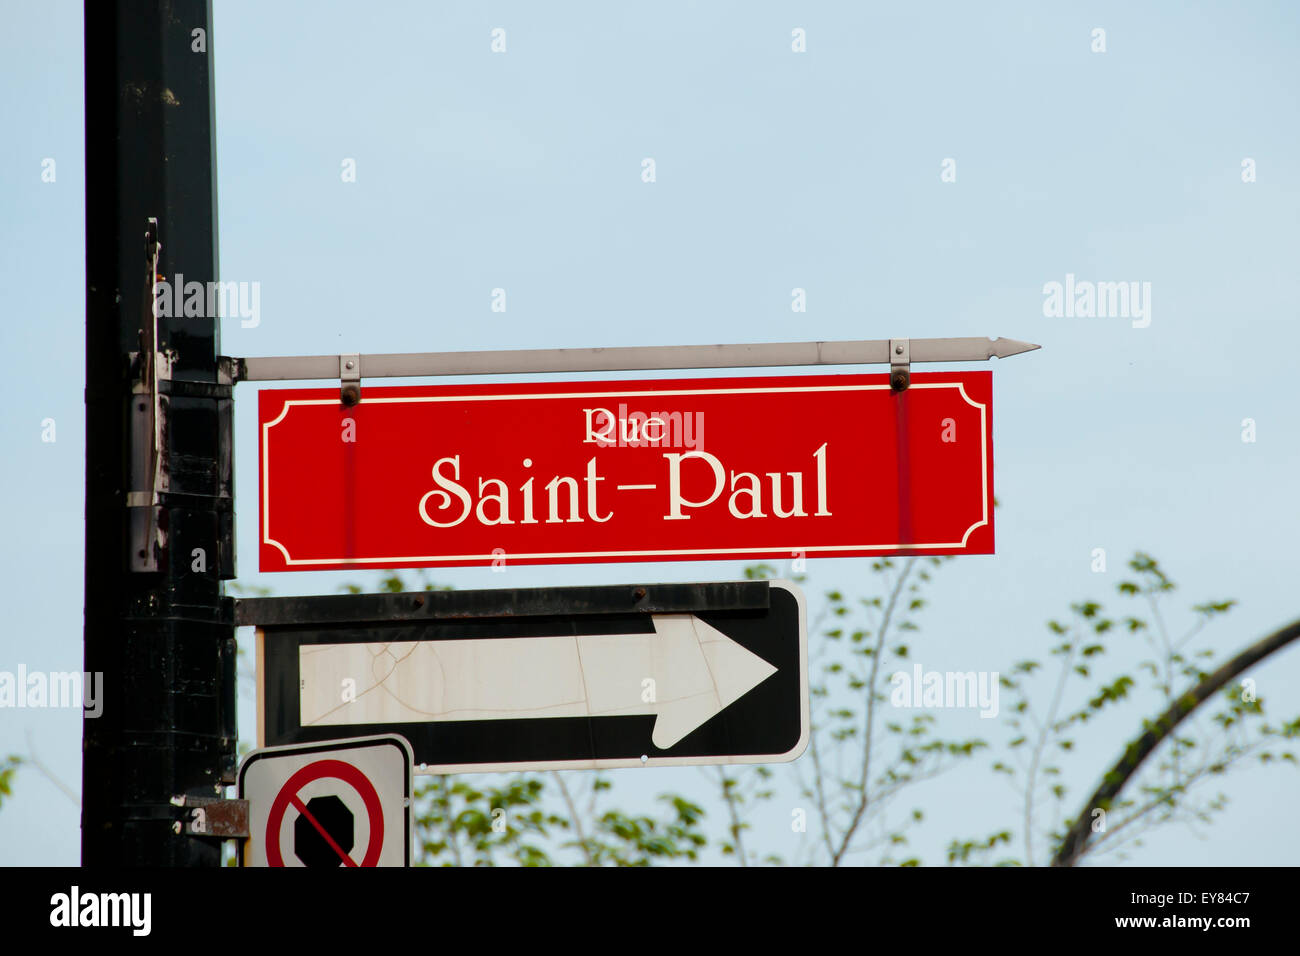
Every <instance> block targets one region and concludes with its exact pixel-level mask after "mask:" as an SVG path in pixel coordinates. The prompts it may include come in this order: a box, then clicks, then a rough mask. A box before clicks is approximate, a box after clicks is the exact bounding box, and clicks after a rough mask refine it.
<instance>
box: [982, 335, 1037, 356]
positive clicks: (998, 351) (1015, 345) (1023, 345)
mask: <svg viewBox="0 0 1300 956" xmlns="http://www.w3.org/2000/svg"><path fill="white" fill-rule="evenodd" d="M1041 348H1042V346H1041V345H1035V344H1034V343H1033V342H1021V341H1020V340H1019V339H1004V338H998V339H995V340H994V341H993V342H990V343H989V354H990V355H996V356H997V357H998V358H1009V357H1010V356H1012V355H1019V354H1020V353H1021V352H1032V351H1033V350H1034V349H1041Z"/></svg>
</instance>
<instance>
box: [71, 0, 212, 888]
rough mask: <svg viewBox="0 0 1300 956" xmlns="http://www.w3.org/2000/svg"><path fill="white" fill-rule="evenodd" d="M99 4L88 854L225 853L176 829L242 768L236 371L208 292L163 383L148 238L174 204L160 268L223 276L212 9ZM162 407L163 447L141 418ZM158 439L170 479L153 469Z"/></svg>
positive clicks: (162, 332)
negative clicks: (226, 361)
mask: <svg viewBox="0 0 1300 956" xmlns="http://www.w3.org/2000/svg"><path fill="white" fill-rule="evenodd" d="M84 15H85V65H86V74H85V110H86V563H85V572H86V576H85V588H86V595H85V601H86V605H85V668H86V671H87V672H89V673H91V674H102V675H103V692H102V693H103V700H104V707H103V713H102V716H100V717H98V718H90V717H87V719H86V720H85V722H84V748H83V749H84V753H83V772H82V818H81V827H82V835H81V849H82V863H83V865H87V866H196V865H198V866H201V865H217V864H219V862H220V845H219V844H218V843H217V842H215V841H212V840H210V839H205V838H202V837H193V836H187V835H185V834H184V833H183V831H182V832H180V833H178V832H176V831H177V828H176V827H175V826H174V824H175V823H176V822H177V821H180V820H182V819H183V818H185V815H186V814H188V813H189V811H188V810H184V809H182V808H179V807H177V806H175V805H173V804H172V802H171V798H172V797H174V796H177V795H180V794H187V795H195V796H199V795H202V796H207V797H213V796H217V795H219V794H220V793H221V789H220V787H221V783H222V780H223V778H232V777H233V764H234V760H235V738H236V726H235V643H234V628H233V625H232V623H231V620H232V618H231V614H230V611H229V609H228V607H226V606H223V600H222V584H221V582H222V580H224V579H229V578H232V577H233V576H234V541H233V520H234V513H233V496H232V464H231V461H232V448H231V421H232V407H231V402H232V400H231V388H230V385H229V383H228V382H227V383H223V382H222V381H221V377H220V376H219V374H218V369H217V361H216V357H217V354H218V351H219V349H218V344H219V343H218V319H217V318H216V317H215V316H213V315H211V314H210V313H209V312H208V310H205V315H203V316H189V317H184V316H180V317H168V316H161V317H159V318H158V319H157V333H156V334H157V343H156V344H157V349H158V350H159V351H160V352H167V351H170V353H171V359H172V361H171V363H170V369H168V368H167V364H168V363H167V362H165V361H163V362H161V363H160V364H159V365H158V367H157V375H156V379H157V383H158V384H157V387H156V393H157V394H156V396H155V395H154V394H150V393H149V392H148V387H149V386H148V382H149V380H150V378H151V376H150V374H147V373H149V372H150V370H151V369H152V368H153V366H151V365H150V363H149V358H150V355H149V353H150V352H151V351H152V350H151V349H149V348H148V345H147V343H148V340H149V338H150V336H151V335H152V334H153V330H152V329H150V328H149V327H148V326H149V325H150V319H149V316H150V314H151V309H150V304H151V293H152V282H151V280H150V278H149V275H148V271H149V268H150V267H149V265H147V261H146V243H145V233H146V228H147V223H148V220H149V219H150V218H156V219H157V221H158V227H157V238H158V240H159V241H161V243H162V246H161V256H160V258H159V260H158V263H157V271H158V273H160V274H162V275H163V276H166V277H168V278H171V277H173V276H174V275H175V274H176V273H178V272H179V273H183V274H184V277H185V281H186V283H187V284H188V283H189V282H190V281H196V282H200V283H207V282H209V281H213V280H216V278H217V214H216V169H215V159H214V157H215V133H214V126H213V119H214V116H213V95H212V92H213V91H212V18H211V11H210V9H209V4H208V2H207V0H85V4H84ZM197 31H201V32H197ZM175 311H181V310H175ZM132 353H136V354H137V358H136V359H135V360H134V361H133V359H132ZM136 382H139V383H140V387H141V388H144V389H146V390H145V391H140V390H139V389H137V390H136V392H135V394H133V384H134V383H136ZM146 403H148V405H147V404H146ZM149 406H152V407H153V412H152V413H151V412H148V411H146V409H147V408H148V407H149ZM151 415H152V417H150V416H151ZM154 418H156V420H157V422H158V428H157V432H156V434H158V435H159V436H160V438H159V441H158V442H157V446H156V448H151V447H150V446H151V445H152V444H153V443H152V442H151V441H150V438H151V436H152V433H151V432H142V431H141V428H140V423H141V422H142V421H145V420H148V421H150V422H152V421H153V420H154ZM151 452H152V453H153V454H154V455H155V456H156V461H157V470H156V473H157V474H158V475H160V476H161V479H160V480H158V481H151V480H145V478H144V477H142V474H141V470H140V465H139V462H140V461H142V460H144V459H142V458H141V456H142V455H147V454H149V453H151ZM149 485H153V486H154V487H147V486H149Z"/></svg>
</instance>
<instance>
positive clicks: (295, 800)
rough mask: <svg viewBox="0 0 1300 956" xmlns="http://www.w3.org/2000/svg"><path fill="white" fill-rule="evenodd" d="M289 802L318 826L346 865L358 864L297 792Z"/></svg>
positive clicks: (320, 832)
mask: <svg viewBox="0 0 1300 956" xmlns="http://www.w3.org/2000/svg"><path fill="white" fill-rule="evenodd" d="M289 803H290V804H292V805H293V808H294V809H295V810H297V811H298V812H299V813H301V814H302V815H303V816H304V817H306V818H307V822H308V823H310V824H311V825H312V826H314V827H315V828H316V832H317V833H319V834H320V835H321V836H323V837H324V838H325V842H326V843H328V844H329V845H330V849H331V850H333V851H334V852H335V853H337V854H338V855H339V859H340V860H342V861H343V863H344V865H345V866H356V863H355V862H353V860H352V857H350V856H348V855H347V854H346V853H344V852H343V848H342V847H341V846H339V845H338V844H337V843H335V842H334V838H333V837H332V836H330V835H329V834H328V833H326V832H325V828H324V827H323V826H321V825H320V821H319V820H317V819H316V818H315V817H314V816H312V815H311V811H310V810H308V809H307V805H306V804H305V803H303V802H302V800H300V799H299V798H298V795H297V794H296V793H295V794H294V795H293V796H292V797H290V798H289Z"/></svg>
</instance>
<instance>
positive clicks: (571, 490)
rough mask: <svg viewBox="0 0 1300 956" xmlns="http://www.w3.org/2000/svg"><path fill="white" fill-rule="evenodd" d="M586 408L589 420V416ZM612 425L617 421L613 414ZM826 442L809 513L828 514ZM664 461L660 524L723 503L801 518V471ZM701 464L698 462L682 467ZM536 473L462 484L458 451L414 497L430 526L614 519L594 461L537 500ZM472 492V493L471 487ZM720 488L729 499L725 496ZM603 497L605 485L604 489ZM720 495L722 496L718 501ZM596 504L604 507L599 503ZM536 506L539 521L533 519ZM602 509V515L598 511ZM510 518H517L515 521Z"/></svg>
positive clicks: (747, 514)
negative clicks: (513, 484)
mask: <svg viewBox="0 0 1300 956" xmlns="http://www.w3.org/2000/svg"><path fill="white" fill-rule="evenodd" d="M591 411H603V410H602V409H596V410H588V416H589V417H588V421H589V422H590V421H591V418H590V413H591ZM610 421H611V422H613V421H615V419H613V418H612V417H611V419H610ZM827 445H828V443H827V442H822V444H821V446H820V447H819V448H818V449H817V450H816V451H815V452H813V453H812V458H813V460H814V462H815V475H814V480H813V481H812V482H809V484H810V485H812V486H813V487H815V505H816V510H815V511H814V512H813V513H812V516H813V517H818V518H821V517H830V516H831V512H830V506H829V500H830V499H829V488H828V484H829V482H828V480H827V465H826V456H827ZM663 458H664V462H665V464H666V466H667V474H666V475H665V476H664V477H665V478H666V479H667V501H666V505H667V514H665V515H663V520H664V521H685V520H689V519H690V517H691V515H690V514H688V513H687V512H688V511H691V510H698V509H700V508H707V507H709V506H711V505H714V504H715V503H719V504H721V503H723V502H725V504H726V507H727V510H728V511H729V512H730V513H731V515H732V517H735V518H741V519H745V518H765V517H768V516H769V515H770V516H772V517H776V518H805V517H808V511H807V509H806V508H805V497H804V488H805V482H804V472H803V471H787V472H776V471H769V472H764V473H763V474H762V475H761V476H760V475H759V474H756V473H754V472H749V471H737V470H730V471H728V469H726V468H725V467H724V466H723V463H722V461H721V460H720V459H719V458H718V457H717V456H716V455H712V454H710V453H709V452H706V451H688V452H665V453H664V454H663ZM688 462H699V464H698V465H694V464H692V465H689V466H688V465H686V463H688ZM532 464H533V462H532V459H531V458H525V459H524V460H523V467H524V468H531V467H532ZM534 477H535V476H532V475H530V476H529V477H528V478H527V479H526V480H525V481H523V482H522V483H520V484H519V485H518V490H517V491H515V492H513V493H512V492H511V490H510V485H509V484H508V483H507V482H506V480H505V479H502V478H491V477H478V478H477V480H476V481H471V480H470V479H469V478H468V477H467V478H466V479H464V482H465V483H462V479H461V460H460V455H449V456H447V457H444V458H439V459H438V460H437V461H436V462H434V465H433V483H434V484H435V485H436V486H437V487H435V488H434V489H432V490H431V491H428V492H426V493H425V494H424V496H423V497H422V498H420V503H419V507H418V510H419V513H420V520H421V521H423V522H424V523H425V524H427V525H429V526H430V527H433V528H454V527H456V526H457V525H460V524H462V523H463V522H465V521H466V520H467V519H468V518H470V517H471V516H473V518H474V519H475V520H476V521H477V522H478V523H479V524H481V525H484V526H493V525H503V524H539V523H544V524H582V523H583V522H586V521H594V522H596V523H598V524H603V523H604V522H606V521H609V520H610V519H611V518H613V517H614V512H613V510H612V509H610V510H606V509H608V502H607V501H605V500H604V499H601V500H600V501H598V495H600V494H601V491H600V489H599V487H598V486H599V485H600V483H601V482H603V481H605V480H606V479H605V478H604V477H602V476H601V475H599V474H597V472H596V459H595V458H594V457H592V458H590V459H588V461H587V469H586V473H585V474H583V475H582V476H580V477H575V476H572V475H555V476H553V477H552V478H551V479H550V480H549V481H547V482H546V484H545V485H543V488H544V489H545V497H544V499H543V500H542V501H540V502H539V501H538V500H537V495H536V494H535V491H534V484H533V482H534ZM466 484H468V485H469V487H470V488H476V489H477V491H476V493H474V494H471V492H470V490H469V488H467V487H466ZM659 487H660V483H659V482H653V483H647V484H635V485H616V486H615V489H614V490H615V491H654V490H657V489H658V488H659ZM724 492H726V493H727V496H726V497H725V498H723V494H724ZM606 494H608V490H607V491H606ZM720 499H722V500H721V501H720ZM602 504H604V505H605V508H604V509H603V508H602ZM539 510H540V511H541V512H542V513H544V514H545V518H543V519H540V520H539V519H538V518H537V517H536V515H537V513H538V512H539ZM602 510H605V513H604V514H602V513H601V512H602ZM514 515H520V516H521V517H519V518H516V517H514Z"/></svg>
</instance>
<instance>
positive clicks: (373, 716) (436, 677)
mask: <svg viewBox="0 0 1300 956" xmlns="http://www.w3.org/2000/svg"><path fill="white" fill-rule="evenodd" d="M653 618H654V628H655V632H654V633H653V634H602V635H594V634H591V635H586V634H584V635H579V636H576V637H575V636H572V635H570V636H562V637H505V638H481V639H473V640H446V641H401V642H389V643H377V644H307V645H303V646H302V647H300V648H299V654H298V666H299V675H300V677H301V680H302V683H301V690H300V699H301V711H300V715H299V720H300V723H301V725H302V726H303V727H308V726H321V725H333V724H386V723H413V722H421V723H425V722H430V721H434V722H437V721H448V720H505V719H509V718H521V717H613V716H618V715H629V714H654V715H655V716H656V717H657V718H658V719H657V720H656V721H655V727H654V733H653V734H652V735H651V740H652V741H653V742H654V745H655V746H656V747H658V748H659V749H660V750H667V749H668V748H669V747H671V746H673V745H674V744H676V743H677V742H678V741H679V740H681V739H682V738H683V737H685V736H686V735H687V734H689V733H691V731H693V730H695V729H696V728H697V727H699V726H701V725H702V724H704V723H705V722H707V721H708V720H710V719H711V718H712V717H714V716H716V715H717V714H719V713H721V712H722V710H723V709H725V708H726V707H728V706H730V705H731V704H732V703H734V702H735V701H737V700H739V699H740V698H741V697H743V696H744V695H745V694H747V693H749V691H751V690H752V689H753V688H755V687H757V686H758V685H759V684H761V683H762V682H763V681H765V680H767V678H769V677H771V676H772V675H773V674H775V673H776V670H777V669H776V668H775V667H773V666H772V665H771V664H769V663H768V662H767V661H765V660H763V659H762V658H761V657H758V656H757V655H755V654H753V653H751V652H750V651H748V650H746V649H745V648H744V647H741V646H740V645H739V644H737V643H736V642H735V641H733V640H732V639H731V638H729V637H727V635H725V634H723V633H722V632H721V631H719V630H717V629H716V628H714V627H711V626H710V625H708V624H706V623H705V622H704V621H701V620H700V619H699V618H697V617H695V616H693V615H691V614H656V615H653Z"/></svg>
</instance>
